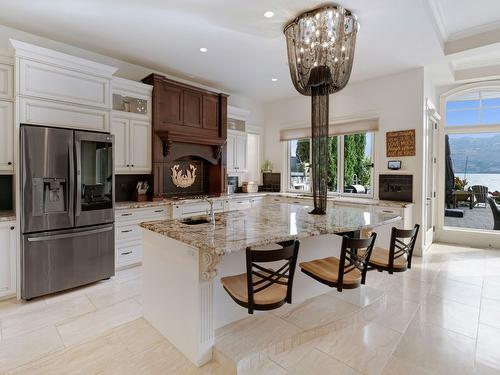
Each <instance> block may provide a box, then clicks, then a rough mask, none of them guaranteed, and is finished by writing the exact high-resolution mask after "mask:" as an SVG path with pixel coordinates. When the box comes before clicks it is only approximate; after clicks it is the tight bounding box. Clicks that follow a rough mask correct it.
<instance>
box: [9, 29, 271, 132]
mask: <svg viewBox="0 0 500 375" xmlns="http://www.w3.org/2000/svg"><path fill="white" fill-rule="evenodd" d="M9 39H17V40H20V41H23V42H27V43H32V44H35V45H38V46H41V47H45V48H50V49H53V50H56V51H59V52H64V53H67V54H70V55H73V56H78V57H81V58H84V59H88V60H92V61H96V62H99V63H102V64H107V65H111V66H113V67H115V68H118V71H117V73H116V74H115V75H116V76H118V77H122V78H126V79H131V80H134V81H140V80H141V79H143V78H144V77H146V76H148V75H149V74H151V73H159V74H163V75H165V76H166V77H168V78H171V79H173V80H176V81H180V82H184V83H187V84H191V85H193V86H197V87H201V88H206V89H209V90H214V91H219V92H225V91H224V90H223V89H220V88H217V87H207V86H205V85H202V84H199V83H197V82H193V81H188V80H185V79H182V78H179V77H174V76H172V75H170V74H166V73H164V72H159V71H156V70H154V69H150V68H148V67H144V66H139V65H135V64H131V63H128V62H126V61H122V60H118V59H114V58H112V57H109V56H105V55H102V54H98V53H95V52H92V51H89V50H85V49H82V48H78V47H74V46H71V45H69V44H65V43H60V42H57V41H55V40H51V39H47V38H43V37H40V36H38V35H34V34H30V33H26V32H24V31H21V30H17V29H13V28H11V27H7V26H3V25H0V48H10V43H9ZM226 93H227V94H229V95H230V96H229V105H232V106H235V107H240V108H244V109H247V110H249V111H250V116H249V119H248V123H249V124H251V125H256V126H262V125H263V124H264V106H263V104H262V103H260V102H258V101H255V100H252V99H250V98H246V97H244V96H241V95H231V93H230V92H226Z"/></svg>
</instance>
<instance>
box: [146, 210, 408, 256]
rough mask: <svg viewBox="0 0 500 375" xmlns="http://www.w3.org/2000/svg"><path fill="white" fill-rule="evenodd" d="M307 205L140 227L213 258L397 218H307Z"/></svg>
mask: <svg viewBox="0 0 500 375" xmlns="http://www.w3.org/2000/svg"><path fill="white" fill-rule="evenodd" d="M310 210H311V207H310V206H303V205H300V204H282V203H269V204H266V205H262V206H260V207H255V208H251V209H247V210H241V211H231V212H224V213H219V214H216V223H215V225H213V224H210V223H208V224H199V225H188V224H184V223H182V222H181V221H179V220H166V221H153V222H146V223H142V224H141V226H142V227H143V228H145V229H148V230H150V231H153V232H156V233H159V234H161V235H163V236H166V237H170V238H173V239H175V240H178V241H180V242H183V243H185V244H188V245H190V246H193V247H196V248H198V249H201V250H203V251H208V252H210V253H214V254H216V255H217V256H221V255H224V254H228V253H231V252H234V251H241V250H244V249H245V248H246V247H247V246H259V245H265V244H269V243H274V242H279V241H286V240H290V239H295V238H298V239H301V238H306V237H312V236H318V235H322V234H334V233H342V232H350V231H355V230H360V229H362V228H367V229H371V228H374V227H377V226H380V225H383V224H388V223H392V222H396V221H398V220H400V219H401V217H399V216H396V215H392V214H383V213H371V212H367V211H364V210H363V209H361V208H360V209H356V208H346V209H341V208H335V209H331V208H330V209H328V211H327V214H326V215H310V214H309V213H308V212H309V211H310Z"/></svg>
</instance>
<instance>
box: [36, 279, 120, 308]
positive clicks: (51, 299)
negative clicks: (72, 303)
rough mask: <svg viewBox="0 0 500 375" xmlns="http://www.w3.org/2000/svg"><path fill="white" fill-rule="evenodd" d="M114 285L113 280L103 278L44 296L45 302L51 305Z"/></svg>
mask: <svg viewBox="0 0 500 375" xmlns="http://www.w3.org/2000/svg"><path fill="white" fill-rule="evenodd" d="M112 285H113V282H112V281H111V280H101V281H98V282H95V283H92V284H88V285H84V286H81V287H78V288H74V289H71V290H67V291H63V292H59V293H54V294H51V295H49V296H46V297H43V299H44V300H45V303H46V304H47V305H51V304H53V303H59V302H62V301H68V300H70V299H73V298H78V297H81V296H83V295H85V294H86V293H90V292H92V291H96V290H100V289H105V288H109V287H111V286H112Z"/></svg>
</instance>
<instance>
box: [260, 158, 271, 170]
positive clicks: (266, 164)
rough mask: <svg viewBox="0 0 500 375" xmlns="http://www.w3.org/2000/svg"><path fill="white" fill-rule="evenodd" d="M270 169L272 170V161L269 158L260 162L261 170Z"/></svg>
mask: <svg viewBox="0 0 500 375" xmlns="http://www.w3.org/2000/svg"><path fill="white" fill-rule="evenodd" d="M272 171H273V163H272V162H271V160H269V159H267V160H265V161H264V163H263V164H262V172H264V173H266V172H267V173H270V172H272Z"/></svg>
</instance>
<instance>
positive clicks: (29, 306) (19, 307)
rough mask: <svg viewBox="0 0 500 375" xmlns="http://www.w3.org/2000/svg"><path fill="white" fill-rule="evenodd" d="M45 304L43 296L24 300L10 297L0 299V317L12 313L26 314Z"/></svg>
mask: <svg viewBox="0 0 500 375" xmlns="http://www.w3.org/2000/svg"><path fill="white" fill-rule="evenodd" d="M45 306H46V303H45V301H44V300H43V298H37V299H34V300H32V301H29V302H26V301H22V300H20V301H19V300H16V299H15V298H11V299H8V300H5V301H0V319H4V318H6V317H8V316H11V315H14V314H26V313H29V312H30V311H37V310H39V309H41V308H43V307H45Z"/></svg>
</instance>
